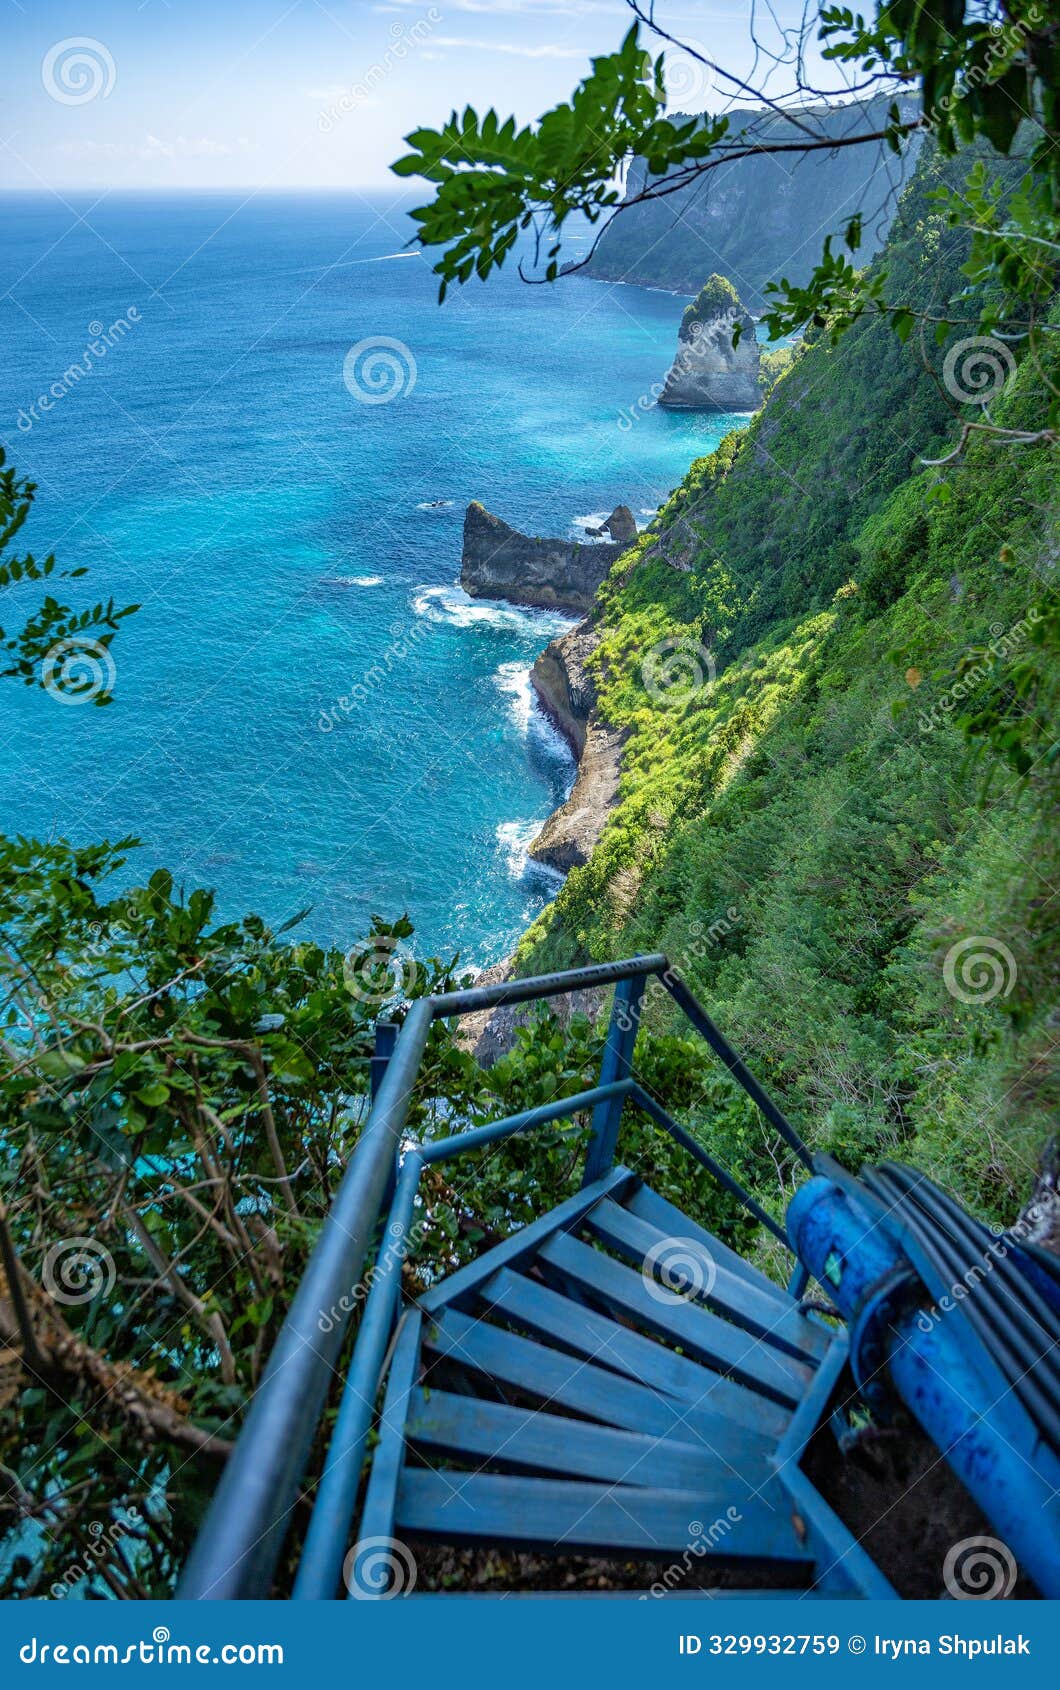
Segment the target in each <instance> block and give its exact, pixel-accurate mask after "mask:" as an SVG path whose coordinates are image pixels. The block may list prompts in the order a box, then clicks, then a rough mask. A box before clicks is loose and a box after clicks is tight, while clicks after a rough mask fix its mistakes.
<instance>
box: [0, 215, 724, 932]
mask: <svg viewBox="0 0 1060 1690" xmlns="http://www.w3.org/2000/svg"><path fill="white" fill-rule="evenodd" d="M0 209H2V214H3V237H2V247H0V294H2V295H3V297H2V301H0V305H2V313H3V335H4V338H3V346H4V355H3V358H2V360H0V440H2V441H3V443H4V445H5V447H6V448H7V450H8V454H9V458H10V460H11V461H13V462H14V463H16V464H17V465H18V467H19V468H20V469H21V470H22V471H24V472H27V473H29V474H31V475H32V476H33V478H34V479H35V480H36V481H37V482H38V486H39V491H38V496H37V504H36V508H35V511H34V514H33V517H32V519H31V522H30V525H29V527H28V529H27V530H26V531H25V540H26V543H27V544H29V545H31V546H32V547H33V549H34V550H35V551H36V553H37V555H38V556H41V555H43V554H44V553H46V552H47V551H48V550H50V549H54V550H55V552H56V554H57V556H58V558H59V560H60V562H63V563H66V564H70V565H74V564H84V565H87V566H88V567H89V569H90V570H91V575H90V578H89V579H88V580H86V581H81V582H75V583H72V584H71V586H70V594H71V595H74V596H73V598H72V602H74V603H77V604H82V603H89V602H94V601H95V600H96V599H99V598H105V597H106V596H108V595H110V594H113V595H114V597H115V599H117V600H118V601H119V602H129V601H131V600H138V601H140V602H141V603H142V606H143V608H142V610H141V611H140V613H139V614H138V615H137V616H136V617H134V618H132V619H130V620H128V621H126V622H125V623H124V624H123V625H122V630H121V632H120V634H119V636H118V638H117V640H116V642H115V645H114V653H113V655H114V659H115V663H116V675H115V684H114V703H113V704H112V705H111V706H110V707H109V708H107V709H103V710H99V709H95V708H92V707H89V706H83V707H70V706H69V705H64V704H62V703H60V702H59V701H58V700H56V699H53V698H50V697H48V696H46V695H43V694H41V693H39V692H35V691H34V692H31V691H29V690H23V689H21V688H19V687H16V686H12V685H11V684H8V685H6V686H5V687H4V689H3V693H2V697H0V710H2V724H3V725H2V731H0V825H2V826H3V828H4V829H5V830H6V831H8V832H14V831H19V832H26V833H36V834H38V835H42V836H44V837H53V836H57V835H66V836H68V837H70V838H72V839H73V840H75V841H77V842H79V843H84V842H88V841H90V840H94V839H98V838H102V837H110V838H116V837H118V836H120V835H122V834H125V833H129V832H132V833H136V834H137V835H139V837H140V838H141V839H142V841H143V846H144V848H143V851H142V852H141V853H139V857H138V860H137V861H136V862H135V866H134V873H135V877H136V878H137V879H140V878H143V877H144V876H146V874H147V873H149V872H150V870H151V868H153V867H154V866H157V865H158V864H160V863H164V864H166V865H168V866H169V867H171V868H173V869H174V871H175V872H176V873H177V874H178V877H179V878H180V879H182V880H183V881H184V882H185V884H187V885H188V886H191V885H195V884H207V885H212V886H215V887H216V888H217V890H218V895H219V906H220V911H221V913H222V914H224V915H238V914H240V913H242V912H243V911H245V910H251V909H254V910H258V911H259V912H260V913H261V914H263V915H264V916H265V917H266V918H267V919H269V920H270V921H272V922H274V923H278V922H280V921H282V920H284V919H286V918H287V917H288V916H289V915H291V914H292V913H293V912H294V911H295V910H298V909H300V908H302V907H304V906H306V905H311V906H312V911H311V914H310V915H309V917H308V918H307V920H306V922H305V924H304V927H303V931H304V932H306V933H308V934H312V935H313V936H314V937H316V938H318V939H319V940H321V941H324V942H332V943H338V944H342V945H345V944H349V943H351V942H352V941H353V940H354V939H355V938H356V937H357V936H358V935H359V934H360V933H362V932H363V931H364V929H365V926H366V924H367V922H368V919H369V917H370V915H371V913H372V912H373V911H378V912H379V913H381V914H383V915H385V916H386V917H388V918H393V917H395V916H397V915H398V914H400V913H402V912H404V911H406V910H407V911H408V913H409V914H410V916H411V918H412V919H413V921H414V922H415V924H416V929H417V936H416V939H415V940H414V941H413V949H414V950H415V951H416V952H418V953H419V954H427V953H439V952H442V953H451V952H452V951H455V950H459V951H460V952H461V954H462V955H463V956H464V957H465V959H466V960H467V961H468V962H469V963H470V964H473V965H482V964H485V963H488V962H490V961H494V960H496V959H497V958H498V957H499V956H501V955H503V954H504V952H505V950H506V949H507V948H508V947H509V946H510V945H511V943H512V941H513V940H514V939H515V937H516V936H517V935H518V933H519V932H520V930H521V929H522V928H523V927H524V926H525V925H526V923H527V922H528V921H529V920H530V919H532V917H533V916H534V914H535V913H536V912H537V911H538V910H539V909H540V908H541V906H542V905H543V903H544V902H545V901H547V899H548V898H549V897H550V896H552V895H553V894H554V891H555V885H556V882H555V880H554V878H553V877H551V876H550V875H549V874H547V873H546V872H544V871H542V870H539V869H535V868H534V867H532V866H531V865H529V864H528V863H527V859H526V855H525V846H526V844H527V842H528V840H529V839H530V838H531V837H532V836H533V833H534V832H535V831H536V829H537V827H538V826H539V825H540V823H541V822H542V821H543V819H544V818H545V816H546V815H547V814H548V812H549V810H550V809H551V808H552V807H553V806H554V805H555V804H556V803H557V802H558V801H560V800H561V799H562V797H563V796H564V794H565V792H566V790H567V787H568V785H569V782H570V779H571V773H572V771H571V763H570V759H569V756H568V755H567V753H566V750H565V748H564V747H563V746H562V744H561V743H560V742H559V741H558V739H557V737H556V736H555V735H554V734H553V733H552V731H551V730H550V729H549V727H548V726H547V724H546V723H544V722H543V721H542V720H541V718H540V717H539V715H538V713H537V711H536V709H535V708H534V706H533V705H532V703H531V699H530V694H529V684H528V675H529V667H530V664H531V662H532V661H533V658H534V656H535V654H536V653H537V651H538V650H540V648H541V646H542V645H543V644H544V642H545V641H546V640H547V639H548V638H549V637H550V636H551V635H552V634H553V633H554V632H555V631H557V630H558V629H560V628H562V627H564V626H566V625H567V624H566V623H565V622H564V621H563V619H561V618H557V617H555V616H547V615H542V614H532V613H530V614H527V613H522V612H519V611H516V610H514V609H512V608H510V607H505V606H500V605H487V604H482V603H477V604H476V603H472V602H471V601H469V600H468V599H466V598H465V596H464V595H463V594H462V593H461V592H460V591H459V589H458V588H457V587H456V585H455V583H456V578H457V575H458V572H459V562H460V536H461V523H462V518H463V511H464V507H465V505H466V504H467V502H468V500H470V499H473V498H477V499H481V500H482V501H483V503H484V504H486V505H487V506H488V507H489V508H490V509H492V510H494V511H496V512H497V513H498V514H500V515H501V516H503V517H505V518H506V519H507V520H508V521H510V522H512V523H513V524H515V525H516V526H517V527H521V528H525V529H528V530H529V531H531V532H536V533H556V534H572V535H573V534H576V533H577V532H578V531H579V525H581V526H584V524H585V522H586V519H588V518H590V517H592V516H594V515H600V514H605V513H606V512H607V511H608V510H609V509H610V508H611V507H612V506H613V505H614V504H616V503H618V502H620V501H621V502H623V503H626V504H628V505H630V506H631V507H632V509H633V510H634V512H635V514H636V515H637V516H638V519H639V520H640V521H642V522H644V521H646V520H647V518H648V516H649V515H650V513H651V512H652V511H653V510H654V509H655V508H656V506H657V505H658V504H659V503H660V501H661V500H662V499H663V498H664V497H665V495H666V494H667V492H668V491H669V489H670V488H671V487H672V486H673V485H674V483H675V482H676V481H677V480H678V479H679V478H680V477H681V475H682V474H683V473H684V471H685V469H686V468H687V466H688V464H689V462H690V461H691V460H692V458H694V457H697V456H699V455H701V454H702V453H704V452H706V451H709V450H710V449H711V448H712V447H713V446H714V445H715V444H716V443H717V441H718V440H719V439H720V438H721V436H722V434H723V433H724V432H725V431H726V429H727V428H728V427H729V426H731V420H730V421H727V420H726V419H725V418H717V417H704V416H680V415H674V414H667V413H665V412H662V411H659V410H658V409H657V408H651V409H648V410H647V411H643V410H641V408H640V407H639V405H638V400H639V398H640V396H641V395H649V394H650V392H651V389H652V387H653V384H656V383H658V382H659V381H661V379H662V376H663V375H664V373H665V371H666V368H667V366H668V364H669V361H670V359H671V357H672V354H673V350H674V345H675V336H676V331H677V325H678V321H679V318H680V312H681V308H682V303H683V302H682V301H680V300H678V299H675V298H671V297H669V296H667V295H664V294H656V293H650V292H643V291H640V290H635V289H632V288H624V287H614V286H610V285H607V284H603V283H598V282H593V281H589V280H587V279H584V278H580V277H573V278H570V279H568V280H566V281H564V282H562V283H561V284H560V285H559V286H556V287H553V288H542V287H528V286H526V285H525V284H523V283H521V282H520V281H519V279H518V277H517V276H516V275H515V274H514V272H510V273H508V274H502V275H501V276H499V277H497V278H495V279H493V280H492V281H491V282H490V283H489V284H488V285H487V286H485V287H483V286H480V285H475V286H473V287H472V288H470V289H465V290H463V291H461V292H460V293H458V294H457V295H456V296H454V297H451V298H450V299H449V300H447V302H446V304H445V305H444V306H443V307H442V308H440V309H439V308H438V306H437V304H436V284H435V281H434V279H433V278H432V276H431V275H430V271H429V265H428V263H427V262H426V261H425V260H424V259H423V258H422V257H420V256H418V255H415V254H412V255H410V254H409V253H408V251H407V249H406V242H407V240H408V237H409V234H410V232H411V224H410V222H409V221H408V219H407V217H406V215H405V213H404V211H403V210H402V209H401V208H400V207H396V206H395V204H394V202H393V200H390V199H384V198H379V199H377V200H366V199H365V198H364V197H363V196H356V195H353V194H350V195H339V194H320V195H308V196H307V195H301V196H297V197H296V196H290V195H285V196H269V195H261V194H259V195H256V196H254V197H253V198H250V199H249V200H248V199H246V198H245V197H243V196H238V195H224V196H222V195H199V196H194V197H192V196H187V197H185V196H178V195H169V196H165V197H150V198H148V197H140V196H132V195H111V196H109V197H105V198H103V199H102V200H100V201H98V202H94V201H92V200H90V199H80V198H79V199H77V200H76V201H70V202H68V203H66V202H61V201H59V200H57V199H55V198H54V197H52V196H41V197H39V198H38V197H36V196H31V195H18V196H14V195H11V196H6V197H5V198H3V200H2V204H0ZM122 321H123V322H124V327H123V328H122V329H121V330H120V331H118V332H113V329H112V326H113V325H114V324H115V323H119V322H122ZM101 329H102V331H103V335H102V339H103V341H104V342H109V344H107V345H106V349H105V351H104V352H103V354H102V355H100V354H99V352H98V350H97V351H95V352H93V351H92V350H91V347H92V343H93V342H94V341H95V343H96V346H97V349H98V346H99V344H100V340H101V332H100V331H101ZM380 338H382V339H383V340H384V341H386V342H397V343H399V344H398V346H397V347H395V346H393V345H384V346H382V347H378V346H377V347H375V348H374V349H373V348H369V349H368V352H367V362H366V361H365V356H359V357H353V358H351V357H349V354H350V349H351V348H352V347H356V346H357V345H358V344H359V343H360V342H362V341H371V342H378V341H379V340H380ZM74 365H77V366H78V368H79V374H78V375H77V376H76V378H74V379H70V377H69V375H68V372H69V371H70V369H71V367H72V366H74ZM344 371H345V378H346V379H344ZM376 384H378V385H376ZM56 387H57V388H58V389H59V392H58V394H57V395H55V393H54V389H55V388H56ZM392 388H393V389H396V390H397V391H396V392H395V393H394V396H393V397H390V398H388V399H387V400H386V401H385V402H381V403H380V402H372V401H377V400H378V398H379V395H380V394H381V393H383V392H389V391H390V389H392ZM41 394H45V395H47V396H49V397H51V398H52V403H51V406H50V408H48V409H45V408H43V407H41V406H40V405H39V403H38V400H39V397H40V395H41ZM365 395H367V399H366V398H365ZM631 415H633V416H634V417H635V420H633V421H630V417H631ZM620 418H624V419H625V421H624V423H622V424H620V421H619V419H620ZM4 608H5V617H4V620H5V621H6V622H9V623H10V624H12V625H13V624H14V622H15V620H16V619H17V618H16V616H15V615H13V614H12V613H11V610H10V609H9V607H8V606H7V605H5V607H4ZM343 699H345V700H346V704H345V705H343V704H342V703H341V700H343Z"/></svg>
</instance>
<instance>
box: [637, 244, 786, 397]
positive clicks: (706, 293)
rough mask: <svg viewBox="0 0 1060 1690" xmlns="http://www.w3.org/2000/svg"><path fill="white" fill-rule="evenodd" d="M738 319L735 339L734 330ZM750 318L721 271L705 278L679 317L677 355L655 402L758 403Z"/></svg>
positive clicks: (756, 350) (756, 349) (756, 356)
mask: <svg viewBox="0 0 1060 1690" xmlns="http://www.w3.org/2000/svg"><path fill="white" fill-rule="evenodd" d="M737 325H739V329H740V338H739V343H738V344H737V345H736V346H733V343H732V339H733V333H734V331H735V329H736V327H737ZM760 356H761V354H760V351H759V346H758V342H757V340H756V339H755V325H754V319H753V318H752V317H751V315H750V313H749V312H747V311H745V310H744V307H743V306H742V305H741V303H740V296H739V294H738V293H737V292H736V289H735V288H734V287H733V285H732V283H731V282H729V281H726V279H725V277H724V276H716V275H715V276H711V278H710V280H709V281H707V282H704V284H703V286H702V287H701V288H700V290H699V293H698V294H697V295H696V297H695V299H694V300H693V301H692V304H691V305H690V306H689V307H688V308H687V310H686V311H685V314H684V316H683V317H682V318H681V329H680V333H679V335H678V340H677V356H676V358H675V359H674V361H673V364H672V366H671V368H670V372H669V374H668V375H667V377H666V385H665V387H664V388H663V391H662V394H661V396H660V399H659V404H660V405H665V406H669V407H671V408H673V409H674V410H683V411H688V410H700V409H702V410H712V411H756V410H757V409H758V407H759V405H760V404H761V403H762V386H761V381H760V378H759V359H760Z"/></svg>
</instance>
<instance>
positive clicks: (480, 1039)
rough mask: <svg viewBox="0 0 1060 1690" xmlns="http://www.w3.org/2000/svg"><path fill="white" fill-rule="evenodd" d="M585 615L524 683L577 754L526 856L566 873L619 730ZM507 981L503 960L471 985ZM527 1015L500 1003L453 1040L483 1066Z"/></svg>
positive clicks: (577, 1010)
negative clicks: (604, 717)
mask: <svg viewBox="0 0 1060 1690" xmlns="http://www.w3.org/2000/svg"><path fill="white" fill-rule="evenodd" d="M599 638H600V636H599V632H598V631H597V629H596V628H595V626H594V625H593V622H592V620H591V619H590V618H587V619H586V620H585V621H584V622H580V623H579V624H578V626H577V627H576V628H572V629H571V631H570V633H568V634H564V635H562V636H561V638H560V639H558V640H552V641H551V642H550V643H549V645H548V646H547V647H546V648H545V650H544V651H543V652H542V653H541V655H540V657H539V658H538V659H537V662H536V663H535V664H534V667H533V670H532V671H531V680H532V682H533V686H534V691H535V693H536V694H537V697H538V701H539V702H540V704H541V707H542V709H543V710H544V711H545V714H546V715H547V716H548V717H549V719H550V721H552V722H553V723H554V724H555V726H556V727H557V728H558V729H559V730H560V732H561V733H562V734H563V736H564V738H565V739H566V740H567V741H568V743H569V744H570V746H571V748H572V750H573V751H574V753H575V755H576V756H577V758H578V773H577V776H576V778H575V782H574V786H573V788H572V790H571V795H570V797H569V798H568V799H567V801H566V803H565V804H561V805H560V807H559V809H558V810H554V811H553V813H552V815H551V816H549V818H548V821H547V822H546V823H545V825H544V827H543V828H542V829H541V832H540V833H539V834H538V836H537V838H536V839H535V840H534V841H533V844H532V845H531V846H530V847H529V854H530V856H531V857H533V858H534V860H535V862H539V863H545V864H547V865H548V866H549V867H550V868H554V869H558V870H559V871H560V872H561V873H564V874H565V873H566V872H567V871H568V870H569V869H572V868H577V867H579V865H580V864H582V863H584V862H587V861H588V858H589V854H590V852H591V851H592V849H593V847H594V846H595V844H596V842H597V840H598V839H599V837H600V834H601V833H602V831H603V827H604V823H605V822H606V820H607V815H608V811H609V810H610V808H611V806H612V805H613V803H614V801H615V797H616V795H617V792H618V780H619V773H620V764H621V753H622V746H623V743H624V742H625V739H626V737H627V736H626V731H625V729H618V728H612V727H610V726H609V725H608V724H607V723H606V722H602V721H601V720H600V718H599V716H598V714H597V709H596V705H597V695H596V685H595V682H594V680H593V677H592V675H591V673H590V672H589V668H588V662H589V659H590V657H591V656H592V654H593V652H594V651H595V649H596V647H597V645H598V643H599ZM511 978H512V962H511V958H510V957H507V958H505V959H504V961H503V962H499V963H496V964H495V965H494V967H493V968H489V969H487V970H486V972H485V973H484V974H482V975H480V976H479V980H478V984H479V985H483V986H492V985H496V984H499V983H500V982H502V981H504V980H509V979H511ZM606 995H607V993H606V990H605V989H604V988H598V987H594V988H593V989H592V990H591V991H587V992H573V993H571V994H570V995H569V996H568V997H565V998H561V999H560V1000H559V1001H558V1002H557V1003H556V1004H554V1005H553V1008H554V1010H555V1013H556V1014H557V1016H558V1017H559V1019H560V1021H561V1022H566V1021H567V1019H568V1018H569V1017H570V1016H571V1015H574V1014H580V1015H589V1016H595V1015H596V1014H597V1013H598V1011H599V1010H600V1008H601V1006H602V1004H603V1001H604V998H605V997H606ZM531 1014H532V1007H528V1006H527V1005H525V1004H513V1005H512V1006H510V1007H508V1006H506V1005H503V1004H502V1005H500V1006H499V1007H498V1008H496V1009H491V1010H482V1011H480V1012H479V1013H478V1014H476V1015H470V1016H467V1017H465V1019H464V1021H463V1022H462V1024H461V1028H460V1033H459V1035H458V1036H459V1038H460V1042H461V1043H462V1044H463V1045H464V1046H465V1048H466V1049H468V1050H471V1051H473V1052H474V1054H475V1056H476V1057H477V1059H478V1061H479V1062H481V1063H482V1064H483V1066H484V1067H489V1065H490V1064H491V1063H492V1062H496V1061H497V1059H498V1057H501V1056H503V1055H504V1054H505V1052H506V1051H508V1050H510V1049H511V1047H512V1044H513V1043H514V1041H515V1033H516V1030H517V1028H519V1027H521V1026H523V1025H524V1023H525V1022H526V1021H527V1020H528V1019H529V1018H530V1016H531Z"/></svg>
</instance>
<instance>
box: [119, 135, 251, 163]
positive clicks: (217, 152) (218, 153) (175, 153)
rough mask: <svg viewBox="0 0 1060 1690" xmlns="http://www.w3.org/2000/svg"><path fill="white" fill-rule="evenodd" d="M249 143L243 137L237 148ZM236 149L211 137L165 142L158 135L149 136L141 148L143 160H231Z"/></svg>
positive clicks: (181, 138)
mask: <svg viewBox="0 0 1060 1690" xmlns="http://www.w3.org/2000/svg"><path fill="white" fill-rule="evenodd" d="M249 144H250V143H249V142H248V141H247V140H246V139H245V138H243V137H241V138H240V140H239V141H238V142H237V143H236V145H237V147H240V148H245V147H247V146H249ZM234 150H235V149H234V148H232V147H230V146H229V145H228V142H227V141H216V140H214V138H213V137H212V136H211V135H200V136H198V137H197V138H195V137H191V138H189V137H188V136H187V135H177V136H176V137H175V138H174V139H173V140H172V141H163V140H161V139H160V138H159V136H157V135H147V136H146V137H145V138H144V144H143V146H142V147H141V148H140V157H141V158H231V156H232V153H233V151H234Z"/></svg>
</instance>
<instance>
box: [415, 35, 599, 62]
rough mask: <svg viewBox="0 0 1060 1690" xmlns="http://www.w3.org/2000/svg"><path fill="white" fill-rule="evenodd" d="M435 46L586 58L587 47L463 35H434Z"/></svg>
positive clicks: (514, 55)
mask: <svg viewBox="0 0 1060 1690" xmlns="http://www.w3.org/2000/svg"><path fill="white" fill-rule="evenodd" d="M432 45H433V46H435V47H459V48H461V49H462V50H463V51H464V52H467V53H506V54H508V55H509V56H510V57H511V58H515V59H587V58H589V56H590V53H589V49H588V48H587V47H553V46H545V47H529V46H524V44H523V43H522V42H521V41H479V40H475V39H473V38H471V37H468V36H464V35H435V36H433V37H432Z"/></svg>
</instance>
